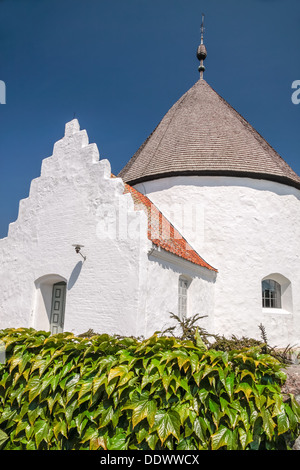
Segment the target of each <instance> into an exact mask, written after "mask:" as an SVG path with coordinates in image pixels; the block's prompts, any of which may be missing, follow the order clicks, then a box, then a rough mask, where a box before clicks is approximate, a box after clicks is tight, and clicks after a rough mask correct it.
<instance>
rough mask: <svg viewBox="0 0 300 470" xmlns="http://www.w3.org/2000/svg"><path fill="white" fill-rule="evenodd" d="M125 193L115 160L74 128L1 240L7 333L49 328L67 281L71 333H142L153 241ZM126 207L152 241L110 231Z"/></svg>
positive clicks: (0, 311)
mask: <svg viewBox="0 0 300 470" xmlns="http://www.w3.org/2000/svg"><path fill="white" fill-rule="evenodd" d="M123 191H124V184H123V182H122V180H121V179H119V178H111V168H110V164H109V162H108V161H107V160H99V152H98V149H97V146H96V145H95V144H89V142H88V136H87V134H86V131H85V130H82V131H80V129H79V124H78V121H77V120H73V121H71V122H70V123H68V124H67V125H66V130H65V136H64V137H63V139H61V140H60V141H58V142H56V143H55V145H54V149H53V155H52V156H51V157H49V158H46V159H45V160H43V162H42V169H41V176H40V177H39V178H37V179H35V180H33V181H32V182H31V186H30V193H29V197H28V198H27V199H24V200H21V201H20V206H19V215H18V219H17V220H16V222H14V223H12V224H10V226H9V232H8V237H7V238H5V239H2V240H1V241H0V265H1V272H0V283H1V302H0V328H5V327H20V326H33V327H34V328H37V329H46V330H49V311H48V313H47V308H46V305H45V304H48V305H49V302H50V300H49V299H50V297H51V289H52V284H53V282H55V281H56V282H57V281H59V280H65V281H66V282H67V294H66V310H65V323H64V329H65V330H66V331H72V332H75V333H82V332H83V331H86V330H87V329H89V328H93V329H94V330H95V331H105V332H108V333H119V334H136V333H137V331H136V327H137V322H136V319H137V312H139V315H140V316H142V315H144V314H145V312H144V311H143V310H139V290H140V289H141V288H142V286H141V285H140V284H141V282H142V281H141V279H142V276H139V271H140V270H145V263H146V262H147V252H148V249H149V241H148V240H147V238H146V235H145V234H146V217H145V214H144V213H142V212H136V211H135V210H134V206H133V201H132V199H131V196H130V195H123ZM120 205H121V206H124V205H125V206H126V209H127V213H126V214H127V217H128V226H130V223H131V226H132V227H133V228H138V229H137V232H139V230H140V232H141V233H144V237H143V236H141V237H139V236H138V237H137V236H135V237H134V236H133V237H131V238H129V237H128V236H125V235H124V234H123V236H121V237H118V238H116V237H115V236H114V233H113V231H112V233H109V232H108V225H110V229H112V228H113V227H114V224H115V222H116V220H117V219H116V217H117V214H118V210H119V206H120ZM126 227H127V226H126ZM139 227H140V229H139ZM76 243H79V244H82V245H84V247H83V248H82V253H83V254H84V255H85V256H86V260H83V258H81V256H80V255H79V254H76V252H75V249H74V247H73V246H72V244H76ZM41 286H42V289H41Z"/></svg>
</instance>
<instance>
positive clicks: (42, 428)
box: [34, 419, 49, 448]
mask: <svg viewBox="0 0 300 470" xmlns="http://www.w3.org/2000/svg"><path fill="white" fill-rule="evenodd" d="M48 431H49V424H48V422H47V421H45V420H41V419H39V420H37V421H36V422H35V423H34V438H35V442H36V446H37V448H38V447H39V445H40V443H41V442H42V440H45V441H46V442H47V436H48Z"/></svg>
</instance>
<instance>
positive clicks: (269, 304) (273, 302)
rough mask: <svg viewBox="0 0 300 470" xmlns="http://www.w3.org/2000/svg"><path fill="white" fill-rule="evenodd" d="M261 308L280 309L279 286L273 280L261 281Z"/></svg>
mask: <svg viewBox="0 0 300 470" xmlns="http://www.w3.org/2000/svg"><path fill="white" fill-rule="evenodd" d="M262 306H263V308H281V286H280V284H279V282H277V281H275V280H274V279H264V280H263V281H262Z"/></svg>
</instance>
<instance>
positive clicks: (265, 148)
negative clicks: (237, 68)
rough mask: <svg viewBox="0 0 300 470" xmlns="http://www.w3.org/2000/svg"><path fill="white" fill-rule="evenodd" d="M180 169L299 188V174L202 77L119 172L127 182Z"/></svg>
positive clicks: (180, 171) (173, 173)
mask: <svg viewBox="0 0 300 470" xmlns="http://www.w3.org/2000/svg"><path fill="white" fill-rule="evenodd" d="M180 175H212V176H222V175H224V176H225V175H226V176H240V177H248V178H255V179H267V180H273V181H277V182H281V183H284V184H287V185H291V186H295V187H296V188H298V189H300V178H299V176H298V175H297V174H296V173H295V172H294V171H293V170H292V169H291V168H290V166H289V165H288V164H287V163H286V162H285V161H284V160H283V159H282V158H281V156H280V155H279V154H278V153H277V152H276V151H275V150H274V149H273V148H272V147H271V146H270V145H269V144H268V143H267V142H266V141H265V139H264V138H263V137H262V136H261V135H260V134H259V133H258V132H257V131H256V130H255V129H254V128H253V127H252V126H251V125H250V124H249V123H248V122H247V121H246V120H245V119H244V118H243V117H242V116H241V115H240V114H239V113H238V112H237V111H236V110H235V109H234V108H233V107H232V106H230V105H229V104H228V103H227V102H226V101H225V100H224V99H223V98H222V97H221V96H220V95H219V94H218V93H217V92H216V91H215V90H213V89H212V88H211V86H210V85H208V83H207V82H206V81H205V80H199V81H197V82H196V83H195V85H194V86H193V87H192V88H190V89H189V90H188V91H187V92H186V93H185V94H184V95H183V96H182V97H181V98H180V99H179V100H178V101H177V102H176V103H175V104H174V105H173V106H172V107H171V109H170V110H169V111H168V112H167V114H166V115H165V116H164V118H163V119H162V120H161V122H160V123H159V124H158V126H157V127H156V129H155V130H154V131H153V132H152V134H151V135H150V136H149V137H148V139H147V140H146V141H145V142H144V143H143V144H142V146H141V147H140V148H139V149H138V151H137V152H136V153H135V154H134V156H133V157H132V158H131V159H130V161H129V162H128V163H127V165H126V166H125V167H124V168H123V170H122V171H121V172H120V173H119V176H120V177H121V178H122V179H123V180H124V181H125V182H126V183H129V184H130V185H134V184H137V183H140V182H143V181H147V180H153V179H157V178H163V177H167V176H180Z"/></svg>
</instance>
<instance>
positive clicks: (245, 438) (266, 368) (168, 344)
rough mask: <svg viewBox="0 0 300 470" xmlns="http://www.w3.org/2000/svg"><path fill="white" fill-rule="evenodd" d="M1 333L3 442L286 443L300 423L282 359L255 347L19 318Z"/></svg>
mask: <svg viewBox="0 0 300 470" xmlns="http://www.w3.org/2000/svg"><path fill="white" fill-rule="evenodd" d="M0 340H1V341H3V342H4V343H5V346H6V362H5V363H4V364H1V365H0V447H2V448H3V449H91V450H94V449H95V450H96V449H99V450H100V449H109V450H112V449H119V450H121V449H141V450H147V449H155V450H158V449H177V450H197V449H220V448H221V449H227V450H236V449H237V450H238V449H281V448H282V449H286V448H289V442H292V441H293V440H294V439H295V438H296V436H297V435H298V433H299V423H300V407H299V405H298V404H297V402H296V401H295V399H294V397H293V396H292V395H290V398H289V401H288V402H284V400H283V396H282V395H281V392H280V386H281V385H282V384H283V383H284V380H285V375H284V374H283V373H282V371H281V367H282V364H280V362H279V361H277V360H276V359H275V358H274V357H271V356H270V355H266V354H262V353H261V350H260V348H258V347H253V348H250V349H245V350H241V351H217V350H214V349H207V348H206V347H205V345H204V344H203V342H202V341H201V338H200V337H199V336H197V335H196V341H191V340H179V339H177V338H174V337H166V336H159V335H156V334H155V335H153V336H152V337H150V338H148V339H144V340H138V339H135V338H116V337H112V336H109V335H106V334H103V335H95V336H90V335H89V337H84V336H83V337H76V336H74V335H72V334H70V333H62V334H57V335H50V333H48V332H44V331H35V330H33V329H24V328H20V329H8V330H2V331H0Z"/></svg>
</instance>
